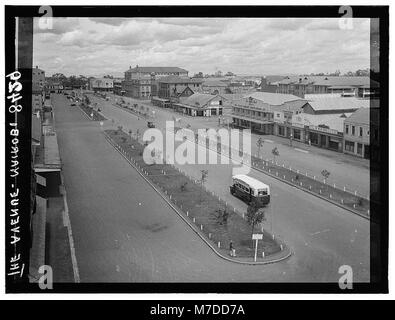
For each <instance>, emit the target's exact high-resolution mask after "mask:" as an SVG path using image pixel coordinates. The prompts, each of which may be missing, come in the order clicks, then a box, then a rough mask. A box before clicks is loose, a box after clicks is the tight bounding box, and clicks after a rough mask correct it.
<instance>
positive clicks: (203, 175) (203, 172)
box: [199, 170, 208, 202]
mask: <svg viewBox="0 0 395 320" xmlns="http://www.w3.org/2000/svg"><path fill="white" fill-rule="evenodd" d="M200 173H201V178H200V180H199V181H200V185H201V189H200V202H202V201H203V199H202V198H203V187H204V184H205V183H206V181H207V176H208V170H200Z"/></svg>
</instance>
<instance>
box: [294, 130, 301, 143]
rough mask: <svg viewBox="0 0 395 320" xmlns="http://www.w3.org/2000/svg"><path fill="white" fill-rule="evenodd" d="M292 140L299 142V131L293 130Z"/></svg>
mask: <svg viewBox="0 0 395 320" xmlns="http://www.w3.org/2000/svg"><path fill="white" fill-rule="evenodd" d="M294 139H296V140H300V130H298V129H294Z"/></svg>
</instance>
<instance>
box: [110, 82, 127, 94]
mask: <svg viewBox="0 0 395 320" xmlns="http://www.w3.org/2000/svg"><path fill="white" fill-rule="evenodd" d="M122 81H123V78H122V79H121V78H115V79H114V81H113V83H114V89H113V90H114V94H117V95H119V96H123V95H124V94H125V91H124V90H123V89H122Z"/></svg>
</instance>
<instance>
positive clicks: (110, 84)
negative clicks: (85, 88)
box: [89, 78, 114, 92]
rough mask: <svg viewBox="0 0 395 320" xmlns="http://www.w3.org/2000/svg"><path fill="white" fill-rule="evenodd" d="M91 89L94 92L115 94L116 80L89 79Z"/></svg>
mask: <svg viewBox="0 0 395 320" xmlns="http://www.w3.org/2000/svg"><path fill="white" fill-rule="evenodd" d="M89 89H90V90H93V91H94V92H98V91H100V92H113V91H114V79H110V78H92V79H89Z"/></svg>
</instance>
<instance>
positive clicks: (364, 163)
mask: <svg viewBox="0 0 395 320" xmlns="http://www.w3.org/2000/svg"><path fill="white" fill-rule="evenodd" d="M252 136H253V139H254V141H256V140H258V139H259V138H260V137H261V138H262V139H263V140H265V141H267V142H269V141H273V142H275V143H277V144H281V145H283V146H286V147H289V148H290V149H301V150H305V151H308V152H309V153H311V154H315V155H320V156H324V157H327V158H329V159H335V160H336V161H339V160H341V161H343V162H345V163H349V164H351V165H353V166H359V167H361V168H365V169H370V161H369V160H368V159H363V158H358V157H353V156H351V155H347V154H344V153H340V152H336V151H332V150H327V149H323V148H319V147H316V146H313V145H312V146H309V145H308V144H306V143H303V142H300V141H295V140H293V141H292V147H291V146H290V144H289V139H287V138H283V137H278V136H274V135H264V136H261V135H257V134H252Z"/></svg>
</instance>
